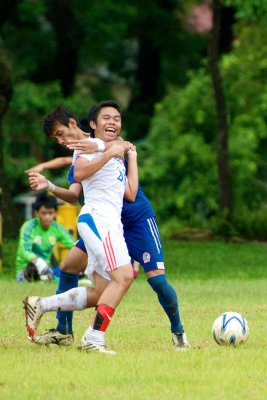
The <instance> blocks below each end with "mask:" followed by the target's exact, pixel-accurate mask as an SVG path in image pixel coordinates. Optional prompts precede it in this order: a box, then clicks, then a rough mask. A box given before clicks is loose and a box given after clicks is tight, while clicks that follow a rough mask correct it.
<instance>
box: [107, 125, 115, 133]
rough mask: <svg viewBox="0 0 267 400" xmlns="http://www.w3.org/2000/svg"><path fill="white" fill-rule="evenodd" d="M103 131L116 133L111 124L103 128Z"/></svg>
mask: <svg viewBox="0 0 267 400" xmlns="http://www.w3.org/2000/svg"><path fill="white" fill-rule="evenodd" d="M105 132H106V133H110V134H115V133H116V129H115V128H114V127H112V126H107V127H106V128H105Z"/></svg>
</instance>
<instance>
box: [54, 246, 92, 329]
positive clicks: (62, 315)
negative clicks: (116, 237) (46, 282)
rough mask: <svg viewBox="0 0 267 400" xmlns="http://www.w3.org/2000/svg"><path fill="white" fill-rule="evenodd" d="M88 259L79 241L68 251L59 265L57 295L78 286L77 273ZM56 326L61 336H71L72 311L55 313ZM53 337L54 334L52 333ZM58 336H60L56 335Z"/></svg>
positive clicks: (85, 264) (82, 268) (83, 268)
mask: <svg viewBox="0 0 267 400" xmlns="http://www.w3.org/2000/svg"><path fill="white" fill-rule="evenodd" d="M87 262H88V257H87V253H86V250H85V248H84V247H83V243H82V241H81V240H79V241H78V242H77V243H76V244H75V245H74V246H73V247H72V249H71V250H70V251H69V253H68V254H67V256H66V258H65V259H64V260H63V261H62V262H61V264H60V275H59V283H58V289H57V291H56V293H57V294H60V293H64V292H66V291H67V290H69V289H72V288H75V287H77V286H78V279H79V273H80V272H82V271H84V270H85V268H86V266H87ZM57 319H58V324H57V327H56V331H57V332H59V333H60V334H62V335H72V320H73V312H72V311H61V310H59V311H57ZM52 335H53V337H55V335H56V332H53V331H52ZM58 336H60V335H58Z"/></svg>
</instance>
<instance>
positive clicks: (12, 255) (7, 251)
mask: <svg viewBox="0 0 267 400" xmlns="http://www.w3.org/2000/svg"><path fill="white" fill-rule="evenodd" d="M17 248H18V240H17V239H5V240H4V243H3V262H2V264H3V274H4V276H5V277H9V278H12V279H15V273H16V267H15V261H16V254H17ZM0 274H1V272H0Z"/></svg>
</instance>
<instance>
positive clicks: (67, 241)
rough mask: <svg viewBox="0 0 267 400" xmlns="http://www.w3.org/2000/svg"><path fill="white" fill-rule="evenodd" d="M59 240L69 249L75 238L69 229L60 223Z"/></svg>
mask: <svg viewBox="0 0 267 400" xmlns="http://www.w3.org/2000/svg"><path fill="white" fill-rule="evenodd" d="M57 241H58V242H60V243H61V244H63V246H65V247H66V248H67V249H71V248H72V246H73V244H74V239H73V237H72V235H71V234H70V233H69V231H68V230H67V229H66V228H64V226H62V225H60V224H58V237H57Z"/></svg>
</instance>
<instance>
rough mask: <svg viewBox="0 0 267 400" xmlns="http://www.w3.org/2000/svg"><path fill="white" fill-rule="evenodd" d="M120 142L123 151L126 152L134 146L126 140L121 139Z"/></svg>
mask: <svg viewBox="0 0 267 400" xmlns="http://www.w3.org/2000/svg"><path fill="white" fill-rule="evenodd" d="M120 144H122V146H123V148H124V152H125V153H128V151H130V150H131V149H132V148H133V147H134V145H133V144H132V143H131V142H127V140H123V141H121V142H120Z"/></svg>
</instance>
